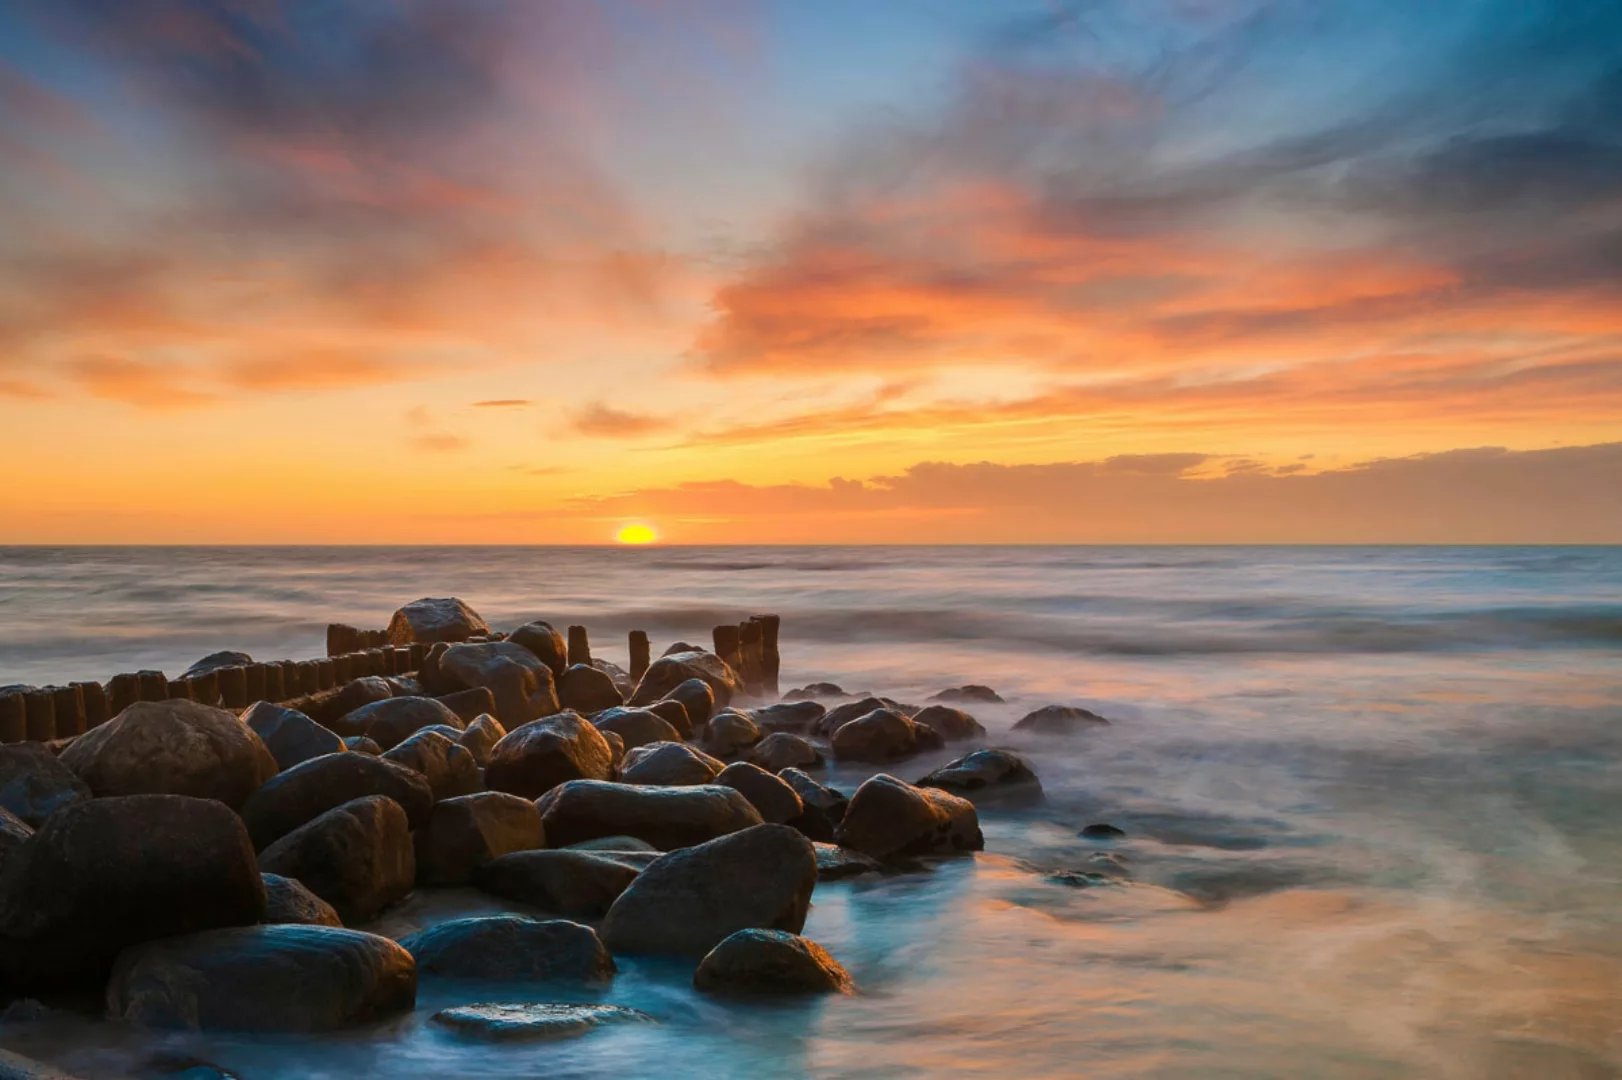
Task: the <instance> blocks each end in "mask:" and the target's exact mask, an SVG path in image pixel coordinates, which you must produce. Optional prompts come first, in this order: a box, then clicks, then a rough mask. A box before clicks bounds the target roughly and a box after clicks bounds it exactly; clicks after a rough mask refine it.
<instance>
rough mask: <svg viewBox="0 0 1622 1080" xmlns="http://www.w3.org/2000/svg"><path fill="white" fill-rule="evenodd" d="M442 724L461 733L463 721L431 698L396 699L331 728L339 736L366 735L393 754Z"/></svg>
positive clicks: (376, 704)
mask: <svg viewBox="0 0 1622 1080" xmlns="http://www.w3.org/2000/svg"><path fill="white" fill-rule="evenodd" d="M440 724H443V725H444V726H446V727H451V728H455V729H456V730H457V731H461V730H463V729H464V728H466V727H467V725H466V724H464V723H462V718H461V717H460V716H457V715H456V714H455V713H453V712H451V710H450V709H448V708H446V707H445V706H444V705H442V704H441V703H440V702H438V701H435V700H434V699H433V698H430V697H397V698H388V699H386V700H383V701H374V702H372V703H371V704H370V705H362V706H361V707H360V708H358V709H356V710H355V711H354V712H352V713H349V714H348V715H346V716H344V717H343V719H341V720H339V721H338V722H337V723H335V724H334V725H333V729H334V730H335V731H337V732H338V733H339V734H340V735H365V736H366V737H367V738H369V739H371V740H372V741H373V742H375V743H377V745H379V746H381V747H382V748H383V749H384V750H392V749H393V748H394V747H396V746H399V745H400V743H402V742H404V741H405V740H406V739H408V738H410V737H411V736H412V735H415V734H416V733H417V732H419V731H421V730H422V729H423V728H425V727H434V726H436V725H440Z"/></svg>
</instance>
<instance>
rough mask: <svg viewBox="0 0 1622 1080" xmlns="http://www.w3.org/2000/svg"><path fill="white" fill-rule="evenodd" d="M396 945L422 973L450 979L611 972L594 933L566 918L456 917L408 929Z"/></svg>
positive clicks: (598, 978) (582, 976)
mask: <svg viewBox="0 0 1622 1080" xmlns="http://www.w3.org/2000/svg"><path fill="white" fill-rule="evenodd" d="M400 945H401V946H402V947H403V948H404V949H405V950H406V951H407V952H409V953H410V954H411V955H412V957H413V958H415V959H416V961H417V970H418V971H419V972H421V973H422V974H425V975H443V976H446V977H448V978H456V979H492V980H501V981H512V980H520V979H576V980H582V981H585V982H604V981H607V980H608V979H611V978H613V976H614V971H615V967H614V960H613V958H612V957H611V956H609V955H608V950H607V949H605V948H603V943H602V942H601V941H600V940H598V938H597V932H596V931H595V930H593V929H592V928H591V927H589V926H582V925H581V924H579V923H576V922H569V921H568V920H566V919H547V920H538V919H526V918H523V917H522V916H519V915H487V916H481V917H478V918H472V919H456V920H453V921H451V922H446V923H440V924H439V925H438V926H434V927H431V928H429V929H427V930H424V931H422V932H421V933H417V934H412V935H411V936H410V937H408V938H404V939H402V940H401V942H400Z"/></svg>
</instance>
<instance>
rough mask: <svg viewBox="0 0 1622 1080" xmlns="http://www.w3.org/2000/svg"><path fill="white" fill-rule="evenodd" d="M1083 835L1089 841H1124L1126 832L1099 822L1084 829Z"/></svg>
mask: <svg viewBox="0 0 1622 1080" xmlns="http://www.w3.org/2000/svg"><path fill="white" fill-rule="evenodd" d="M1081 835H1082V836H1083V837H1085V838H1086V839H1088V840H1124V839H1126V830H1125V829H1118V828H1116V827H1115V826H1114V825H1111V824H1109V823H1107V822H1097V823H1095V824H1092V825H1089V826H1087V827H1086V828H1085V829H1082V830H1081Z"/></svg>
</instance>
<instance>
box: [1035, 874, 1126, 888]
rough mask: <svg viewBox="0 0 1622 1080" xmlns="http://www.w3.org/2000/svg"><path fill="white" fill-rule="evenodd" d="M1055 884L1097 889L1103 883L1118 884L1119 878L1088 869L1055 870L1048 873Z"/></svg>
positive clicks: (1049, 878)
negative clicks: (1091, 871)
mask: <svg viewBox="0 0 1622 1080" xmlns="http://www.w3.org/2000/svg"><path fill="white" fill-rule="evenodd" d="M1046 876H1047V879H1048V880H1049V881H1051V882H1053V883H1054V884H1055V885H1065V886H1068V887H1069V888H1072V889H1096V888H1098V887H1100V886H1103V885H1117V884H1119V883H1120V881H1119V879H1118V878H1116V877H1114V876H1112V875H1110V874H1095V873H1090V872H1088V871H1086V870H1055V871H1053V872H1052V873H1050V874H1048V875H1046Z"/></svg>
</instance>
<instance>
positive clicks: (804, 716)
mask: <svg viewBox="0 0 1622 1080" xmlns="http://www.w3.org/2000/svg"><path fill="white" fill-rule="evenodd" d="M827 711H828V710H826V709H824V708H823V707H822V706H821V705H820V704H818V703H817V702H815V701H780V702H778V703H777V704H775V705H762V706H760V707H759V708H755V709H750V710H749V719H751V720H753V721H754V722H755V726H756V727H758V728H759V729H760V730H761V731H763V732H765V733H766V734H768V735H770V734H773V733H774V732H779V731H786V732H789V733H790V734H794V735H804V734H806V733H807V732H810V731H811V730H813V729H814V728H815V727H816V724H817V721H818V720H821V719H822V718H823V716H824V715H826V713H827Z"/></svg>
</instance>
